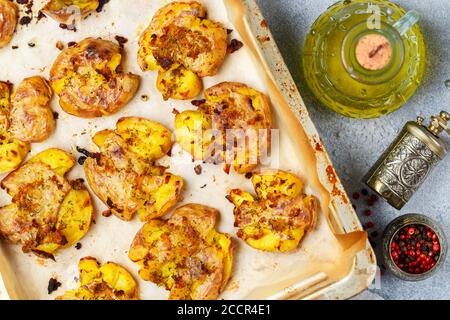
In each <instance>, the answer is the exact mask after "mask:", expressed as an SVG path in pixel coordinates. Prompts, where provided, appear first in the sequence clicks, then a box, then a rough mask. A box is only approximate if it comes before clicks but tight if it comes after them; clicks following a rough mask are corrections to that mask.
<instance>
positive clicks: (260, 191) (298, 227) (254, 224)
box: [228, 170, 318, 252]
mask: <svg viewBox="0 0 450 320" xmlns="http://www.w3.org/2000/svg"><path fill="white" fill-rule="evenodd" d="M252 183H253V186H254V188H255V191H256V194H257V197H254V196H253V195H251V194H250V193H247V192H244V191H242V190H239V189H234V190H232V191H231V193H230V194H229V196H228V199H229V200H230V202H232V203H233V204H234V205H235V209H234V217H235V226H236V227H237V228H239V231H238V232H237V235H238V237H239V238H241V239H242V240H244V241H245V242H247V243H248V244H249V245H250V246H252V247H253V248H255V249H258V250H264V251H280V252H285V251H291V250H294V249H296V248H297V247H298V245H299V243H300V241H301V240H302V238H303V236H304V234H305V232H306V231H307V230H312V229H313V228H314V226H315V222H316V219H317V211H318V201H317V199H316V198H315V197H313V196H307V195H305V194H304V193H303V183H302V181H301V180H300V178H299V177H297V176H295V175H294V174H291V173H288V172H284V171H275V170H269V171H266V172H263V173H258V174H254V175H253V178H252Z"/></svg>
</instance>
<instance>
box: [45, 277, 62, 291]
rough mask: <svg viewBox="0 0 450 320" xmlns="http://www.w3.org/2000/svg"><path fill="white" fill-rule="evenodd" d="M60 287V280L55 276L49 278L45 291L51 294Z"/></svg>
mask: <svg viewBox="0 0 450 320" xmlns="http://www.w3.org/2000/svg"><path fill="white" fill-rule="evenodd" d="M59 287H61V282H59V281H58V280H57V279H55V278H51V279H50V280H49V281H48V287H47V291H48V294H52V293H53V292H55V291H56V290H58V288H59Z"/></svg>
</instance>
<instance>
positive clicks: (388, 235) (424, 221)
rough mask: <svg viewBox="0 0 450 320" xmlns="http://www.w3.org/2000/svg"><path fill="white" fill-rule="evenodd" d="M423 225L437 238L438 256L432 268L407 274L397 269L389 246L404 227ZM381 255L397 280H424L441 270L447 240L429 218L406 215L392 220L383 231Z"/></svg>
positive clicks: (440, 229) (418, 215)
mask: <svg viewBox="0 0 450 320" xmlns="http://www.w3.org/2000/svg"><path fill="white" fill-rule="evenodd" d="M412 224H415V225H423V226H426V227H428V228H430V229H431V230H432V231H433V232H434V233H435V234H436V236H437V239H438V241H439V246H440V254H439V257H438V260H437V261H436V264H435V265H434V267H432V268H431V269H430V270H428V271H426V272H423V273H418V274H416V273H409V272H406V271H403V270H402V269H400V267H398V266H397V265H396V264H395V262H394V260H393V258H392V255H391V245H392V241H393V239H394V236H395V235H396V234H397V233H398V232H399V231H400V230H401V229H402V228H404V227H405V226H408V225H412ZM382 254H383V260H384V263H385V266H386V268H387V269H388V270H389V271H391V272H392V274H394V275H395V276H396V277H397V278H400V279H402V280H407V281H420V280H425V279H427V278H429V277H431V276H432V275H434V274H435V273H436V272H437V271H438V270H439V269H441V268H442V266H443V264H444V261H445V258H446V256H447V238H446V236H445V233H444V231H443V230H442V228H441V227H440V226H439V225H438V224H437V223H436V222H435V221H434V220H432V219H431V218H429V217H427V216H424V215H422V214H406V215H403V216H400V217H398V218H396V219H395V220H393V221H392V222H391V223H390V224H389V225H388V226H387V227H386V229H385V231H384V234H383V240H382Z"/></svg>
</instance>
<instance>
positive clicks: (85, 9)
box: [41, 0, 99, 24]
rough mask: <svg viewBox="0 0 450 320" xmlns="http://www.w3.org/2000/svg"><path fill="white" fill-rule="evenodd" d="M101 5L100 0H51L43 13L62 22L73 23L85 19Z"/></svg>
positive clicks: (43, 9)
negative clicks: (75, 20) (77, 19)
mask: <svg viewBox="0 0 450 320" xmlns="http://www.w3.org/2000/svg"><path fill="white" fill-rule="evenodd" d="M98 6H99V0H50V1H49V2H47V3H46V4H45V6H44V7H43V8H42V9H41V11H42V12H43V13H45V14H46V15H48V16H49V17H52V18H53V19H55V20H56V21H58V22H60V23H66V24H67V23H72V22H73V21H72V20H73V19H75V18H79V19H84V18H85V17H87V16H88V15H89V14H90V13H91V12H93V11H95V9H97V8H98Z"/></svg>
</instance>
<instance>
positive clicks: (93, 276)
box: [56, 257, 139, 300]
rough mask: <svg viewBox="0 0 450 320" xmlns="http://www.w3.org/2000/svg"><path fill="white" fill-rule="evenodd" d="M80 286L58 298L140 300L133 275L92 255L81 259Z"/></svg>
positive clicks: (79, 266)
mask: <svg viewBox="0 0 450 320" xmlns="http://www.w3.org/2000/svg"><path fill="white" fill-rule="evenodd" d="M78 269H79V272H80V280H79V288H77V289H74V290H70V291H66V292H65V293H64V295H62V296H60V297H57V298H56V299H57V300H138V299H139V290H138V285H137V283H136V281H135V280H134V278H133V276H132V275H131V274H130V273H129V272H128V271H127V270H126V269H125V268H124V267H122V266H120V265H118V264H116V263H114V262H107V263H105V264H103V265H100V263H99V262H98V261H97V259H95V258H92V257H86V258H83V259H81V260H80V262H79V264H78Z"/></svg>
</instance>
